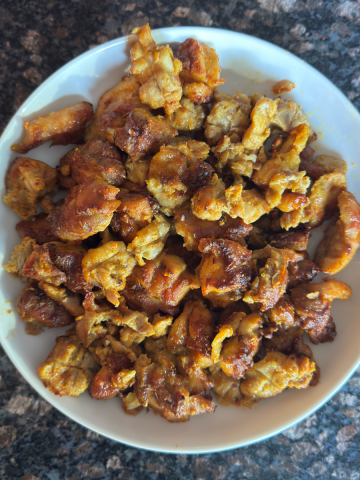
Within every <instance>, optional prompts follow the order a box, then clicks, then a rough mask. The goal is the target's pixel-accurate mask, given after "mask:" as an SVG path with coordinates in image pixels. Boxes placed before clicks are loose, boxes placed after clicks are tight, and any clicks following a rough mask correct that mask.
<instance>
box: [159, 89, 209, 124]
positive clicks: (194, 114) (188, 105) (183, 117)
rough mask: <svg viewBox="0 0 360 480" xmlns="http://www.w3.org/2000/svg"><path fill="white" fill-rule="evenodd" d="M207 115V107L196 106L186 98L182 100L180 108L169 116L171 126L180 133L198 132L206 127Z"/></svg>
mask: <svg viewBox="0 0 360 480" xmlns="http://www.w3.org/2000/svg"><path fill="white" fill-rule="evenodd" d="M206 114H207V108H206V106H205V105H196V104H195V103H194V102H192V101H191V100H189V99H188V98H186V97H183V98H182V99H181V100H180V107H179V108H178V109H177V110H175V112H173V113H172V114H171V115H169V116H168V118H169V120H170V123H171V125H172V126H173V127H174V128H175V129H176V130H179V131H180V132H197V131H199V130H201V128H202V127H203V125H204V122H205V119H206Z"/></svg>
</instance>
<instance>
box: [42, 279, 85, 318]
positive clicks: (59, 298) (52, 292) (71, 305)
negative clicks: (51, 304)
mask: <svg viewBox="0 0 360 480" xmlns="http://www.w3.org/2000/svg"><path fill="white" fill-rule="evenodd" d="M39 287H40V288H41V290H43V291H44V292H45V294H46V295H47V296H48V297H49V298H51V299H53V300H54V301H55V302H56V303H58V304H59V305H62V306H63V307H64V308H66V310H67V311H68V312H70V313H71V315H73V316H74V317H78V316H79V315H84V313H85V312H84V307H83V306H82V305H81V302H82V299H81V298H80V295H79V294H78V293H73V292H71V291H70V290H67V289H66V288H61V287H56V286H55V285H52V284H51V283H42V282H40V283H39Z"/></svg>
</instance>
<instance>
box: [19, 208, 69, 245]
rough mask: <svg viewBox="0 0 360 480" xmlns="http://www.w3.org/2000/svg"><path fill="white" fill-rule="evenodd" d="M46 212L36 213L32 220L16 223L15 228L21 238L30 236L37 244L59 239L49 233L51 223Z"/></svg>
mask: <svg viewBox="0 0 360 480" xmlns="http://www.w3.org/2000/svg"><path fill="white" fill-rule="evenodd" d="M47 217H48V215H47V214H46V213H38V214H37V215H35V217H34V219H33V220H28V221H27V220H21V222H19V223H17V224H16V230H17V232H18V234H19V235H20V237H21V238H22V239H25V237H30V238H32V239H34V240H35V242H36V243H37V244H38V245H44V243H48V242H56V241H59V240H60V239H59V238H58V237H57V236H56V235H53V234H52V233H51V225H50V222H49V220H48V219H47Z"/></svg>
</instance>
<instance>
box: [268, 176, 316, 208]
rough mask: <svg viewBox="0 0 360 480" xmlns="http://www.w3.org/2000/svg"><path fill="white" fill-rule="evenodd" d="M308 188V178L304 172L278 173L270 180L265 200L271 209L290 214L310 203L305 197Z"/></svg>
mask: <svg viewBox="0 0 360 480" xmlns="http://www.w3.org/2000/svg"><path fill="white" fill-rule="evenodd" d="M309 186H310V178H309V177H306V176H305V172H296V173H290V172H279V173H276V174H275V175H274V176H273V177H272V179H271V180H270V182H269V187H268V189H267V190H266V192H265V198H266V201H267V202H268V204H269V205H270V207H271V208H274V207H277V208H278V209H279V210H281V211H282V212H292V211H293V210H297V209H299V208H304V207H306V206H307V205H308V204H309V203H310V202H309V200H308V198H307V197H306V195H305V194H306V191H307V189H308V188H309Z"/></svg>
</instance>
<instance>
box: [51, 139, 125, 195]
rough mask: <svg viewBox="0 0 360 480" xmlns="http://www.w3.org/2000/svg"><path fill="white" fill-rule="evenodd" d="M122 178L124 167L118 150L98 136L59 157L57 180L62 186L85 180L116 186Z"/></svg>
mask: <svg viewBox="0 0 360 480" xmlns="http://www.w3.org/2000/svg"><path fill="white" fill-rule="evenodd" d="M124 179H125V168H124V166H123V164H122V162H121V157H120V155H119V153H118V151H117V150H116V148H115V147H114V146H113V145H111V144H110V143H109V142H108V141H107V140H105V139H103V138H100V137H95V138H92V139H91V140H89V141H88V142H87V143H86V144H85V145H81V146H79V147H76V148H74V150H71V151H70V152H69V153H67V154H66V155H64V156H63V157H62V158H61V159H60V168H59V182H60V185H61V186H63V187H64V188H72V187H73V186H74V185H76V184H81V183H85V182H86V181H87V180H97V181H98V182H99V183H101V182H104V183H108V184H109V185H114V186H115V187H118V186H119V185H121V184H122V183H123V181H124ZM62 180H64V181H62ZM70 182H71V183H70Z"/></svg>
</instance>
